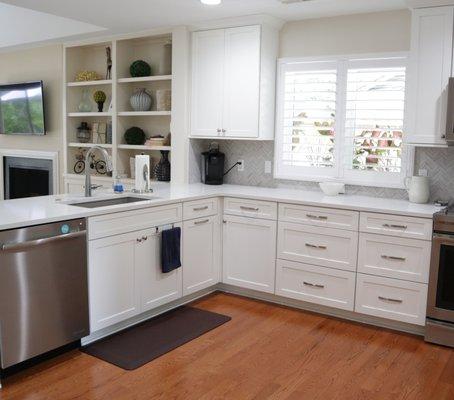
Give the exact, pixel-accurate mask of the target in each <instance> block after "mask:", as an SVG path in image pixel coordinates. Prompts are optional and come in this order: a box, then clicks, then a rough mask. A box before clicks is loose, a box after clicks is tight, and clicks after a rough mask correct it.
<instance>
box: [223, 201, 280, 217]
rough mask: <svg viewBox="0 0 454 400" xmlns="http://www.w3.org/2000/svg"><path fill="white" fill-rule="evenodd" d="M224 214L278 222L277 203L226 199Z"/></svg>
mask: <svg viewBox="0 0 454 400" xmlns="http://www.w3.org/2000/svg"><path fill="white" fill-rule="evenodd" d="M224 214H229V215H240V216H243V217H256V218H263V219H271V220H276V219H277V203H273V202H271V201H260V200H248V199H237V198H233V197H226V198H225V199H224Z"/></svg>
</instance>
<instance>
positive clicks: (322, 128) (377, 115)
mask: <svg viewBox="0 0 454 400" xmlns="http://www.w3.org/2000/svg"><path fill="white" fill-rule="evenodd" d="M405 78H406V57H405V56H402V55H393V56H389V57H373V58H372V57H369V58H347V57H338V58H335V59H328V60H304V59H302V60H281V62H280V65H279V82H278V102H277V132H276V145H275V176H276V178H283V179H299V180H316V181H320V180H323V179H325V178H329V179H331V180H339V181H344V182H346V183H353V184H354V183H358V184H364V185H370V186H385V187H402V185H403V182H404V178H405V175H406V172H407V171H406V165H407V164H406V160H407V158H408V157H407V156H408V154H407V152H406V150H405V149H404V147H403V134H404V127H403V125H404V106H405Z"/></svg>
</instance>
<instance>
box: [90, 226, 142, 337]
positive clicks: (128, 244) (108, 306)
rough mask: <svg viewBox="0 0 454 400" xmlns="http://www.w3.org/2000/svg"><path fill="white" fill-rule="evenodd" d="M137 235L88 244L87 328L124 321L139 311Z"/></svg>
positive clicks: (99, 240)
mask: <svg viewBox="0 0 454 400" xmlns="http://www.w3.org/2000/svg"><path fill="white" fill-rule="evenodd" d="M136 238H137V234H136V233H134V232H133V233H128V234H124V235H117V236H112V237H107V238H104V239H98V240H92V241H90V242H89V288H90V289H89V290H90V329H91V331H92V332H94V331H97V330H99V329H102V328H105V327H107V326H110V325H113V324H116V323H118V322H121V321H124V320H125V319H128V318H130V317H132V316H134V315H135V314H137V313H138V312H139V300H138V297H137V291H136V280H135V243H136Z"/></svg>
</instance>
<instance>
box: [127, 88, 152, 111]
mask: <svg viewBox="0 0 454 400" xmlns="http://www.w3.org/2000/svg"><path fill="white" fill-rule="evenodd" d="M129 102H130V103H131V107H132V109H133V110H134V111H150V109H151V96H150V95H149V94H148V92H147V91H146V89H139V90H137V91H136V92H135V93H134V94H133V95H132V96H131V98H130V99H129Z"/></svg>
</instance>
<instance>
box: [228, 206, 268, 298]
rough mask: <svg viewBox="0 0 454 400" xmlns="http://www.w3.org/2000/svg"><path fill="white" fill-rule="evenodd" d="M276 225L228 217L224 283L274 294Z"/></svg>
mask: <svg viewBox="0 0 454 400" xmlns="http://www.w3.org/2000/svg"><path fill="white" fill-rule="evenodd" d="M275 264H276V221H268V220H263V219H257V218H248V217H237V216H231V215H225V216H224V221H223V282H224V283H227V284H231V285H235V286H240V287H243V288H247V289H254V290H258V291H261V292H267V293H274V281H275Z"/></svg>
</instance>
